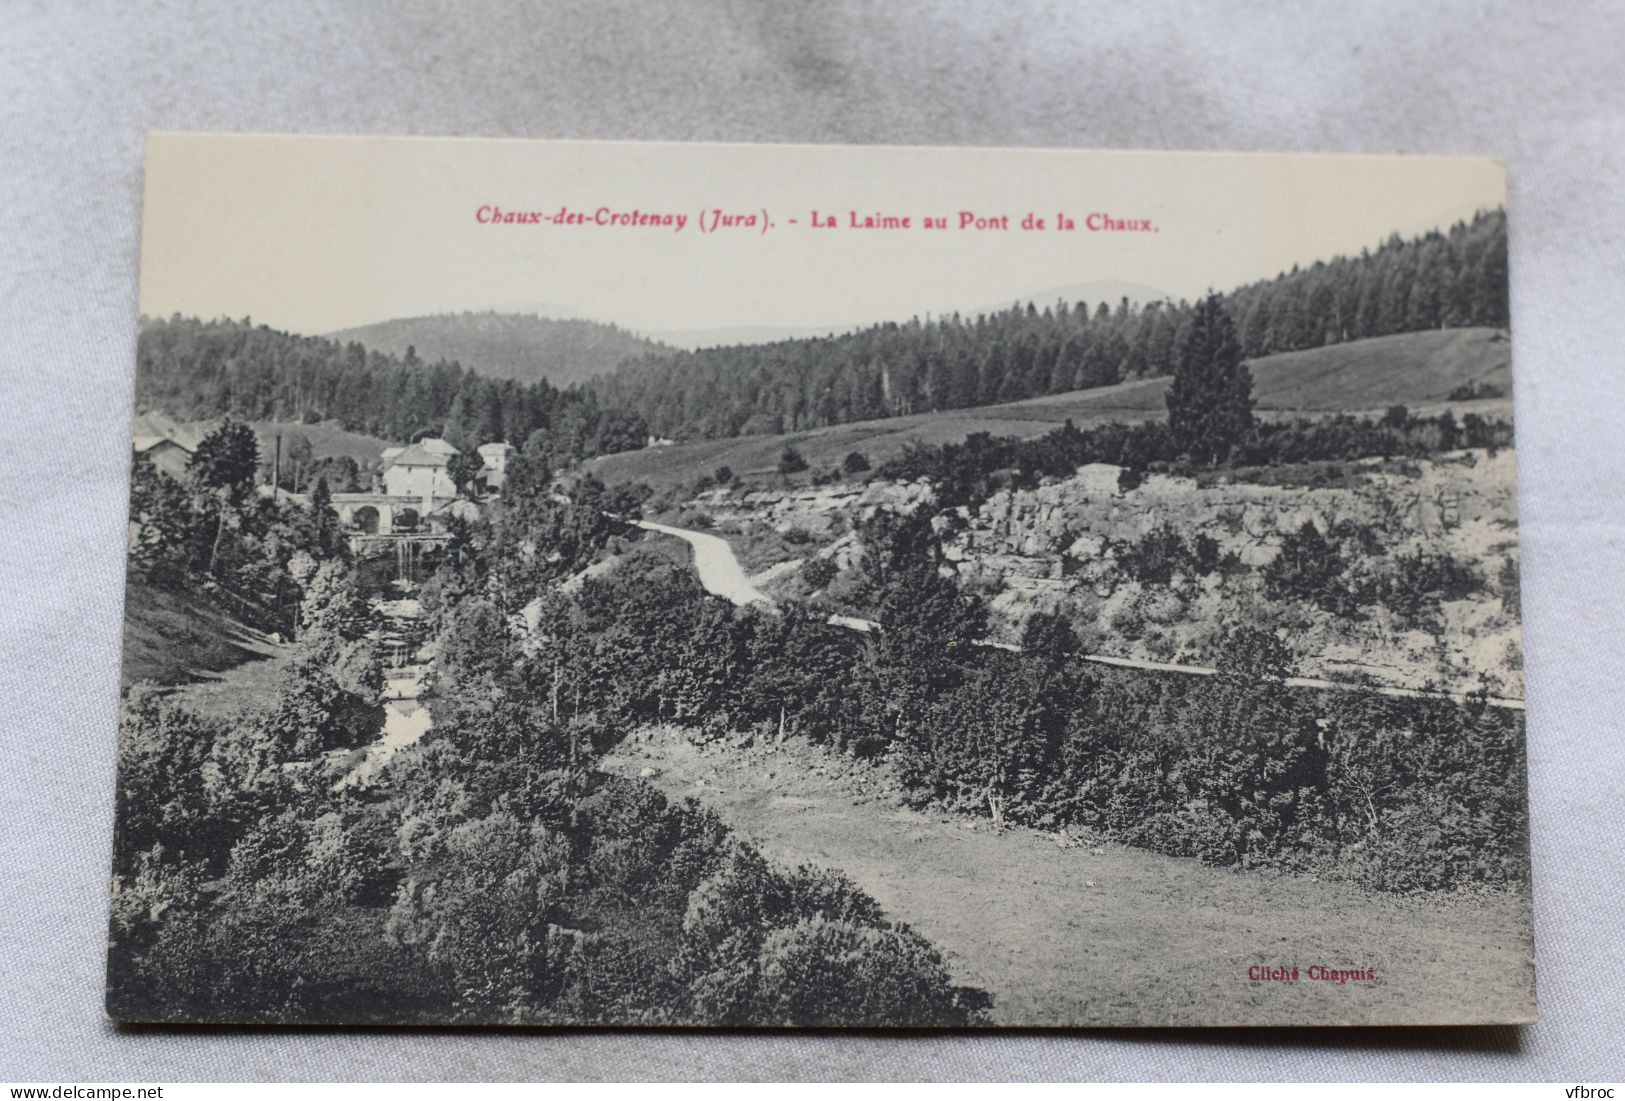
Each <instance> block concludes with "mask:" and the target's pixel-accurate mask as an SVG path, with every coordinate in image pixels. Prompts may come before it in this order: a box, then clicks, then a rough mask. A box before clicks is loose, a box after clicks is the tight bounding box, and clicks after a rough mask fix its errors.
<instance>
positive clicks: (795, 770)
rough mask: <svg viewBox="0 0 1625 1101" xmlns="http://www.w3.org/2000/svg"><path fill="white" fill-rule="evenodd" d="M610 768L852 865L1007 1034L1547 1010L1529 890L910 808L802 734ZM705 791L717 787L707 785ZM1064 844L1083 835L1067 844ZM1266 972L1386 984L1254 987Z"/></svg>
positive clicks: (789, 851)
mask: <svg viewBox="0 0 1625 1101" xmlns="http://www.w3.org/2000/svg"><path fill="white" fill-rule="evenodd" d="M605 767H606V768H607V769H609V770H611V771H616V772H620V773H622V774H624V775H634V776H635V775H638V774H639V772H640V771H641V770H642V769H643V768H645V767H651V768H654V769H656V770H657V773H656V775H655V777H654V779H653V781H652V782H653V783H654V784H655V785H656V786H657V787H659V788H660V789H661V790H662V791H664V792H665V793H666V794H667V795H668V796H670V797H673V798H684V797H690V796H692V797H696V798H699V799H701V800H702V801H703V802H704V804H705V805H706V806H708V807H710V808H712V809H713V810H716V811H717V812H718V813H719V814H720V815H721V816H722V818H723V820H724V821H725V822H727V823H728V825H730V826H732V827H733V828H734V829H735V830H736V831H738V832H739V833H740V834H741V835H742V836H743V837H746V838H748V839H750V840H751V841H752V842H753V843H754V844H755V845H756V847H757V848H758V849H759V850H760V851H761V852H762V853H763V854H764V855H766V856H769V857H771V858H774V859H777V860H779V861H781V862H784V863H788V864H791V865H795V864H799V863H803V862H805V863H811V864H815V865H819V866H823V867H834V868H839V869H840V870H841V871H843V872H845V873H846V874H847V875H848V876H850V877H851V878H852V879H853V880H854V881H855V882H856V883H857V884H858V885H859V886H860V887H862V888H863V889H864V890H866V891H868V892H869V893H870V894H871V895H873V896H874V897H875V899H876V900H877V901H879V902H880V904H881V905H882V906H883V907H884V908H885V910H886V913H887V916H888V917H890V918H891V919H892V920H900V921H905V922H907V923H909V924H910V925H912V926H913V927H914V928H916V929H917V930H918V931H919V932H920V933H921V934H923V935H924V936H925V937H927V938H928V939H929V940H930V941H931V942H932V943H933V944H934V945H936V946H937V947H938V948H939V949H941V950H942V952H943V954H944V957H945V959H946V960H947V963H948V966H949V970H950V972H951V973H952V975H953V977H954V980H955V981H956V982H961V983H969V984H971V985H974V986H978V987H981V988H982V989H984V990H986V991H988V992H989V993H991V994H992V995H993V996H994V1006H993V1022H994V1023H995V1024H999V1025H1007V1026H1008V1025H1036V1026H1055V1025H1064V1024H1079V1025H1105V1024H1120V1025H1128V1024H1185V1025H1191V1024H1211V1025H1261V1024H1275V1025H1296V1024H1303V1023H1305V1022H1311V1021H1312V1022H1314V1023H1316V1024H1328V1025H1329V1024H1388V1025H1398V1024H1444V1023H1467V1022H1472V1021H1475V1020H1477V1021H1485V1020H1497V1019H1499V1020H1516V1019H1519V1018H1527V1017H1528V1016H1529V1015H1530V1014H1531V1013H1532V1009H1533V993H1534V992H1533V981H1534V975H1533V970H1532V967H1531V963H1530V961H1531V958H1532V956H1531V951H1532V943H1531V942H1532V929H1531V925H1530V915H1529V903H1528V898H1527V896H1526V895H1521V894H1518V893H1514V892H1500V893H1489V894H1483V895H1476V896H1475V895H1460V896H1430V897H1419V898H1400V897H1396V896H1392V895H1382V894H1378V893H1375V892H1371V891H1365V890H1361V889H1360V888H1357V887H1352V886H1349V885H1347V884H1342V883H1327V882H1319V881H1317V880H1315V879H1313V878H1311V877H1308V876H1295V875H1278V874H1273V873H1267V872H1240V871H1237V870H1232V869H1225V868H1210V867H1205V866H1203V865H1202V864H1200V863H1198V862H1197V861H1195V860H1190V859H1181V858H1177V857H1171V856H1162V855H1159V854H1157V853H1151V852H1146V851H1144V850H1141V849H1132V848H1128V847H1126V846H1122V845H1115V844H1111V843H1096V844H1090V845H1087V846H1078V845H1076V844H1058V843H1057V842H1058V839H1057V837H1056V836H1055V835H1053V834H1045V833H1040V832H1036V831H1032V830H1025V829H1015V830H1011V831H1009V832H1007V833H1003V834H999V833H995V832H993V831H992V829H991V827H990V826H989V825H988V823H986V822H985V821H983V822H972V820H970V819H961V818H956V817H951V816H949V815H946V814H940V813H929V812H921V811H914V810H908V809H906V808H904V807H902V806H900V805H898V803H897V801H896V799H895V797H890V796H888V795H887V794H886V793H885V790H884V787H883V785H882V784H881V783H880V781H879V777H878V773H877V770H875V769H872V768H867V767H865V766H863V765H861V764H857V763H855V762H853V761H851V760H850V759H848V758H841V757H836V756H832V755H827V754H824V753H822V752H820V751H818V750H816V749H814V748H813V747H811V746H808V745H806V744H805V743H801V742H797V741H795V740H794V739H792V740H791V741H790V742H787V743H785V744H784V746H782V747H780V748H777V749H774V748H772V747H763V746H758V747H756V748H753V749H748V750H746V749H741V748H739V747H736V746H714V747H708V748H704V749H701V748H696V747H695V746H694V745H692V744H690V743H688V742H686V741H684V740H682V739H681V737H680V736H677V735H674V734H672V733H669V732H665V731H647V732H645V733H644V734H643V735H641V736H639V737H637V738H633V739H628V740H627V741H625V742H623V743H621V745H620V746H619V747H617V748H616V750H615V751H614V752H613V753H612V754H611V756H610V757H609V758H608V759H607V760H606V762H605ZM700 781H703V786H701V785H700ZM1059 840H1061V841H1062V842H1064V841H1065V839H1059ZM1255 963H1269V964H1281V963H1285V964H1287V965H1292V964H1297V965H1298V966H1299V967H1300V969H1304V970H1306V969H1307V968H1308V967H1309V965H1310V964H1312V963H1320V964H1322V965H1327V966H1331V967H1336V968H1354V967H1370V968H1372V969H1374V970H1375V971H1376V972H1377V974H1378V976H1379V977H1380V978H1381V982H1379V983H1362V984H1348V985H1338V984H1337V983H1335V982H1309V981H1307V980H1306V979H1305V980H1304V981H1300V982H1297V983H1264V982H1258V983H1254V982H1249V981H1248V979H1247V968H1248V967H1249V966H1250V965H1252V964H1255Z"/></svg>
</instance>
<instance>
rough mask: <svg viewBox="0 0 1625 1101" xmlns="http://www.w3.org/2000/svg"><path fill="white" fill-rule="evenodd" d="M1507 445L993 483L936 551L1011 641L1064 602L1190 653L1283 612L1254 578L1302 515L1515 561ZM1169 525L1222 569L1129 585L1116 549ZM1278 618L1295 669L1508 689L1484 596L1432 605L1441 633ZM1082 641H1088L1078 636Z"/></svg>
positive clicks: (1500, 640)
mask: <svg viewBox="0 0 1625 1101" xmlns="http://www.w3.org/2000/svg"><path fill="white" fill-rule="evenodd" d="M1514 463H1515V459H1514V456H1513V454H1512V453H1511V452H1502V453H1500V454H1498V455H1496V456H1494V457H1489V456H1487V455H1485V454H1484V453H1483V452H1464V453H1460V454H1458V455H1452V456H1445V457H1441V458H1438V459H1433V460H1428V461H1424V462H1419V463H1416V464H1414V465H1413V466H1412V467H1411V468H1409V469H1406V470H1405V471H1403V472H1395V471H1394V470H1392V469H1390V468H1385V464H1383V463H1381V462H1378V461H1373V462H1367V463H1351V464H1345V466H1344V470H1343V473H1344V475H1345V476H1344V478H1343V479H1342V483H1341V484H1339V485H1337V486H1336V487H1333V488H1312V487H1306V486H1303V485H1295V486H1277V485H1260V484H1253V483H1220V484H1211V485H1206V486H1203V485H1199V484H1198V483H1197V481H1196V480H1195V479H1191V478H1180V477H1171V476H1166V475H1156V474H1153V475H1150V476H1148V477H1147V478H1146V479H1145V480H1144V481H1143V483H1142V484H1140V485H1139V486H1138V487H1136V488H1133V489H1128V490H1124V489H1120V488H1119V482H1118V475H1119V470H1118V468H1116V467H1112V466H1104V465H1094V466H1088V467H1084V468H1082V469H1080V470H1079V471H1078V472H1077V474H1076V475H1074V476H1073V477H1070V478H1065V479H1057V480H1052V481H1049V482H1047V483H1045V484H1043V485H1040V486H1038V487H1036V488H1033V489H1022V490H1003V491H1001V492H999V493H996V494H994V495H993V496H992V497H990V498H989V499H988V500H987V501H986V502H984V503H983V504H982V505H981V507H980V508H977V509H976V510H974V511H967V510H964V509H960V510H957V514H948V515H945V516H943V517H939V520H938V527H939V530H940V531H941V532H942V534H943V537H944V547H945V554H946V557H947V559H948V561H949V562H950V563H951V564H952V566H953V567H954V569H955V570H956V572H957V573H958V574H959V576H960V577H961V578H962V579H963V580H964V581H965V582H966V583H968V584H970V585H972V586H973V587H976V588H978V589H980V590H981V591H983V592H985V593H987V594H988V595H989V596H990V599H991V602H992V605H993V608H994V610H995V612H996V613H998V615H999V617H1000V618H1001V619H1003V620H1004V621H1005V628H1006V633H1007V634H1008V635H1009V636H1011V637H1014V635H1015V633H1016V632H1017V631H1019V628H1020V623H1021V622H1022V621H1023V620H1025V618H1026V617H1027V616H1028V615H1030V614H1032V612H1034V611H1037V610H1046V611H1052V610H1063V611H1067V612H1069V613H1071V615H1072V617H1073V618H1074V621H1075V622H1077V624H1078V626H1079V627H1080V628H1083V629H1084V631H1085V633H1086V638H1088V640H1089V641H1091V642H1092V643H1094V644H1096V645H1099V646H1101V647H1103V648H1106V649H1109V650H1110V651H1111V652H1113V653H1120V654H1122V655H1123V656H1131V657H1149V658H1158V659H1164V660H1166V659H1168V658H1172V657H1181V658H1187V659H1198V658H1203V657H1207V656H1209V655H1208V654H1207V653H1205V649H1206V648H1207V647H1208V646H1209V645H1210V644H1211V642H1212V637H1213V636H1214V635H1215V634H1216V633H1217V631H1218V630H1219V629H1220V628H1221V627H1223V626H1228V625H1234V624H1237V623H1243V622H1252V623H1257V624H1259V625H1264V626H1268V625H1270V624H1271V618H1272V617H1274V618H1275V619H1280V620H1282V624H1281V625H1287V624H1286V623H1285V621H1284V612H1285V611H1286V610H1287V609H1284V608H1282V607H1280V606H1279V605H1275V606H1273V607H1263V605H1265V604H1271V605H1273V604H1274V602H1267V601H1265V598H1264V597H1263V594H1262V585H1261V582H1260V579H1259V575H1258V571H1259V569H1260V568H1261V567H1263V566H1265V565H1267V564H1268V563H1269V562H1270V561H1272V560H1273V559H1274V558H1275V556H1276V554H1277V553H1278V551H1279V548H1280V545H1281V541H1282V540H1283V538H1285V536H1286V535H1288V534H1289V533H1291V532H1294V531H1297V530H1298V529H1299V528H1300V527H1302V525H1303V524H1304V523H1306V522H1312V523H1314V524H1315V525H1316V526H1317V527H1318V528H1319V529H1320V530H1321V531H1323V532H1324V531H1328V530H1329V529H1330V528H1331V527H1332V526H1333V525H1335V524H1338V523H1340V522H1345V521H1347V522H1350V523H1352V524H1354V525H1356V526H1357V527H1358V528H1359V529H1361V530H1365V531H1370V532H1372V533H1373V534H1375V535H1376V537H1377V539H1378V541H1379V542H1380V543H1381V544H1382V548H1383V550H1382V553H1383V554H1386V555H1389V556H1392V555H1398V554H1409V553H1413V552H1415V551H1418V550H1421V551H1425V552H1426V553H1429V554H1439V553H1448V554H1451V555H1452V556H1454V557H1456V558H1458V559H1460V560H1461V561H1463V562H1467V563H1469V564H1472V565H1474V566H1475V567H1476V568H1477V569H1478V570H1479V572H1480V573H1482V574H1484V575H1485V576H1486V577H1488V578H1494V576H1495V574H1496V571H1497V570H1498V568H1499V566H1500V564H1501V562H1502V560H1503V559H1504V558H1507V557H1511V558H1513V559H1514V560H1515V559H1516V558H1517V554H1518V551H1517V513H1516V506H1515V499H1514V484H1513V477H1514V473H1513V472H1514V469H1515V467H1514ZM1165 525H1166V526H1167V527H1170V528H1172V529H1173V530H1174V531H1175V532H1176V533H1178V534H1179V535H1180V537H1181V538H1182V539H1183V540H1184V541H1185V542H1186V543H1187V544H1191V543H1193V542H1194V540H1195V539H1196V537H1197V536H1199V535H1205V536H1207V537H1208V538H1211V539H1212V540H1214V541H1215V543H1216V544H1217V546H1218V550H1219V555H1220V557H1221V558H1228V560H1229V561H1230V563H1231V565H1230V567H1229V568H1228V569H1227V570H1226V571H1224V573H1225V576H1219V575H1210V576H1208V577H1201V578H1198V577H1182V576H1179V575H1177V574H1176V575H1175V577H1174V578H1173V579H1172V582H1171V583H1170V584H1169V585H1167V586H1152V587H1146V586H1142V585H1141V584H1140V583H1139V582H1138V581H1137V580H1135V579H1134V578H1133V577H1132V576H1130V575H1129V573H1128V572H1127V571H1126V570H1125V568H1124V563H1123V562H1122V561H1121V560H1120V553H1121V552H1123V551H1125V550H1126V549H1128V548H1129V547H1131V546H1133V545H1134V544H1136V543H1138V541H1139V540H1140V539H1141V538H1142V537H1143V536H1145V535H1146V534H1147V533H1149V532H1151V531H1153V530H1154V529H1157V528H1160V527H1163V526H1165ZM1293 611H1294V614H1295V615H1296V616H1297V617H1298V619H1297V620H1296V621H1294V622H1292V623H1291V624H1290V626H1291V627H1292V631H1291V634H1292V637H1293V639H1294V642H1295V644H1296V645H1297V647H1298V649H1299V656H1300V658H1301V660H1302V671H1303V672H1305V673H1314V674H1331V675H1338V674H1343V675H1350V674H1354V675H1357V674H1359V673H1362V672H1372V673H1373V675H1380V676H1381V678H1382V679H1384V680H1386V681H1393V680H1394V679H1395V677H1396V672H1395V671H1396V670H1398V671H1400V673H1399V674H1398V675H1399V679H1401V680H1407V681H1410V682H1413V683H1420V682H1421V681H1422V680H1425V679H1426V678H1427V677H1428V676H1435V677H1449V678H1451V679H1453V680H1454V679H1463V678H1466V679H1471V678H1472V677H1474V676H1476V675H1477V674H1478V673H1480V672H1486V673H1492V674H1495V675H1497V676H1500V677H1502V679H1503V680H1504V681H1505V682H1507V684H1508V686H1509V688H1519V687H1520V686H1519V684H1518V682H1519V681H1520V680H1521V677H1519V675H1518V674H1517V673H1516V672H1515V671H1512V672H1510V673H1509V671H1508V670H1507V668H1506V659H1507V655H1508V652H1509V648H1516V646H1517V644H1518V629H1517V624H1516V621H1515V619H1514V618H1513V617H1512V616H1509V615H1506V614H1504V613H1503V611H1502V609H1501V607H1500V600H1499V596H1498V595H1496V594H1495V593H1493V592H1485V593H1482V594H1479V595H1478V596H1477V597H1475V598H1473V599H1470V600H1465V601H1457V602H1454V603H1452V604H1449V605H1447V606H1446V607H1445V609H1444V612H1445V616H1444V618H1445V623H1446V630H1445V631H1444V633H1443V635H1442V636H1440V637H1435V636H1433V635H1430V634H1427V633H1426V632H1419V631H1406V630H1403V629H1401V628H1400V627H1399V626H1397V625H1396V624H1394V623H1393V622H1392V618H1391V617H1390V616H1389V615H1388V614H1387V612H1386V610H1385V609H1373V610H1371V612H1370V614H1368V615H1365V616H1364V618H1363V619H1362V620H1361V621H1359V622H1353V621H1335V622H1319V621H1317V620H1329V619H1330V618H1331V617H1327V616H1325V614H1324V613H1320V612H1318V610H1312V609H1311V610H1309V612H1308V613H1307V615H1308V619H1309V621H1308V622H1304V621H1303V617H1304V616H1305V614H1306V613H1305V611H1304V610H1303V609H1294V610H1293ZM1089 636H1092V637H1089Z"/></svg>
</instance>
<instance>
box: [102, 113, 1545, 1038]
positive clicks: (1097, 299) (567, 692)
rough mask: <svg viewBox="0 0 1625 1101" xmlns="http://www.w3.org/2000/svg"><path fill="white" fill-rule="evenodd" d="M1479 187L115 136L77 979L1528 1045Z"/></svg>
mask: <svg viewBox="0 0 1625 1101" xmlns="http://www.w3.org/2000/svg"><path fill="white" fill-rule="evenodd" d="M1505 194H1506V193H1505V178H1504V172H1503V168H1502V166H1501V165H1500V164H1499V163H1497V162H1493V161H1488V160H1474V159H1442V158H1437V159H1436V158H1401V157H1310V156H1257V155H1218V154H1153V153H1106V152H1069V151H1054V150H970V149H927V148H880V147H875V148H846V147H797V146H737V145H676V144H671V145H667V144H632V143H623V144H607V143H606V144H595V143H568V142H528V141H494V140H428V139H369V138H332V137H322V138H316V137H309V138H307V137H274V136H257V137H256V136H225V135H215V136H209V135H183V134H166V135H157V136H154V137H153V138H152V139H151V142H150V145H149V150H148V160H147V177H146V199H145V213H144V218H145V225H144V232H143V242H142V253H141V320H140V332H139V337H138V340H137V370H136V381H135V401H136V408H135V411H134V412H135V427H134V433H133V468H132V469H133V473H132V476H131V489H130V520H129V569H128V592H127V597H126V604H125V639H124V667H123V674H124V675H123V679H124V696H123V703H122V710H121V715H120V723H119V729H118V748H117V756H118V811H117V813H118V821H117V833H116V846H115V863H114V867H113V875H112V914H111V933H110V945H109V967H108V1008H109V1012H110V1013H111V1015H112V1016H113V1017H115V1018H117V1019H120V1020H129V1021H175V1022H266V1023H353V1024H363V1023H364V1024H514V1025H582V1024H590V1025H674V1026H769V1027H779V1026H836V1027H848V1026H850V1027H860V1026H861V1027H907V1028H920V1027H927V1028H937V1027H950V1028H957V1027H966V1026H972V1027H986V1026H1029V1027H1030V1026H1087V1025H1134V1026H1144V1025H1254V1024H1276V1025H1279V1024H1293V1025H1299V1024H1301V1025H1341V1024H1366V1025H1372V1024H1384V1025H1399V1024H1447V1023H1452V1024H1460V1023H1515V1022H1527V1021H1531V1020H1533V1019H1534V1013H1535V1003H1534V969H1533V951H1532V925H1531V916H1530V895H1529V847H1528V824H1527V798H1526V786H1525V751H1524V703H1523V678H1522V672H1521V670H1522V661H1521V641H1520V637H1521V636H1520V628H1519V609H1518V592H1519V587H1518V569H1519V551H1518V512H1517V501H1516V494H1515V479H1514V470H1515V453H1514V439H1513V424H1512V378H1511V364H1510V356H1509V348H1510V344H1509V340H1508V325H1509V318H1508V308H1507V307H1508V303H1507V226H1506V211H1505Z"/></svg>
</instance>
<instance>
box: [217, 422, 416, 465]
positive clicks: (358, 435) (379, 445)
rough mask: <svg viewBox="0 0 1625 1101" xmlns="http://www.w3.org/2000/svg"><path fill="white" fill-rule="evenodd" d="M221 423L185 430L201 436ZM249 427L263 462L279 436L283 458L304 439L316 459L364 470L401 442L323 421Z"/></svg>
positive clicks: (267, 423)
mask: <svg viewBox="0 0 1625 1101" xmlns="http://www.w3.org/2000/svg"><path fill="white" fill-rule="evenodd" d="M219 423H220V422H219V421H191V422H189V423H187V424H186V425H185V427H186V428H187V429H188V430H189V431H192V432H195V433H196V434H197V435H199V436H202V435H203V434H204V433H205V432H208V431H209V430H210V429H212V428H215V427H217V426H218V425H219ZM248 426H249V427H250V428H252V429H253V430H254V436H255V438H256V439H258V441H259V445H260V458H262V459H267V460H268V459H270V458H271V456H272V455H273V454H275V448H276V443H275V437H276V436H277V435H278V434H279V433H280V434H281V436H282V454H283V455H284V456H286V455H287V453H288V445H289V443H290V442H291V441H292V439H293V437H294V436H303V437H305V439H307V440H309V441H310V449H311V454H312V456H313V457H314V458H317V459H325V458H327V457H329V456H338V455H348V456H349V457H350V458H352V459H354V460H355V461H356V462H357V463H358V464H359V465H360V466H362V467H366V466H368V465H370V464H376V463H377V462H378V455H379V453H380V452H382V451H383V450H384V448H386V447H395V446H398V442H397V441H394V440H386V439H384V438H382V437H381V436H369V435H367V434H366V433H365V432H351V431H349V430H348V429H346V428H341V427H340V426H339V424H338V422H337V421H321V422H320V423H318V424H302V423H300V422H298V421H249V422H248Z"/></svg>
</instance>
